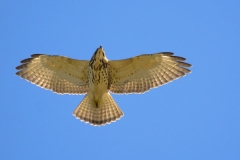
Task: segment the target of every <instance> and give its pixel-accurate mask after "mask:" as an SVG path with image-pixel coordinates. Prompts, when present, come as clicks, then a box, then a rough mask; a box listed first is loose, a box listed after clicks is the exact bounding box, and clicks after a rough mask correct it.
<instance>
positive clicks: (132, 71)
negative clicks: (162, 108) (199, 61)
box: [108, 52, 191, 94]
mask: <svg viewBox="0 0 240 160" xmlns="http://www.w3.org/2000/svg"><path fill="white" fill-rule="evenodd" d="M185 60H186V59H185V58H182V57H177V56H173V53H171V52H160V53H156V54H143V55H140V56H136V57H132V58H128V59H123V60H113V61H109V62H108V63H109V75H110V80H111V81H110V83H109V90H110V91H111V92H113V93H117V94H123V93H126V94H128V93H144V92H146V91H148V90H149V89H151V88H155V87H158V86H161V85H163V84H165V83H168V82H171V81H172V80H174V79H177V78H179V77H182V76H184V75H186V74H187V73H190V72H191V71H190V70H188V69H187V67H191V64H188V63H185V62H183V61H185Z"/></svg>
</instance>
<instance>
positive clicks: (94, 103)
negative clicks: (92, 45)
mask: <svg viewBox="0 0 240 160" xmlns="http://www.w3.org/2000/svg"><path fill="white" fill-rule="evenodd" d="M185 60H186V59H185V58H182V57H178V56H173V53H172V52H159V53H155V54H142V55H139V56H136V57H132V58H128V59H123V60H108V59H107V57H106V55H105V52H104V50H103V47H102V46H100V47H99V48H97V49H96V51H95V52H94V54H93V56H92V58H91V60H90V61H88V60H76V59H71V58H67V57H64V56H58V55H45V54H33V55H31V58H27V59H24V60H22V61H21V65H19V66H18V67H16V69H17V70H19V71H18V72H17V73H16V75H18V76H20V77H22V78H23V79H26V80H27V81H29V82H31V83H34V84H36V85H38V86H39V87H42V88H45V89H49V90H52V91H53V92H55V93H59V94H86V95H85V97H84V98H83V100H82V102H81V103H80V104H79V105H78V106H77V108H76V109H75V111H74V112H73V115H74V116H76V118H79V119H80V120H81V121H85V122H86V123H89V124H91V125H94V126H101V125H105V124H107V123H108V124H109V123H111V122H114V121H116V120H118V119H120V118H121V117H122V116H123V112H122V111H121V109H120V108H119V107H118V105H117V103H116V102H115V101H114V100H113V98H112V96H111V95H110V94H109V92H112V93H115V94H129V93H144V92H146V91H148V90H150V89H151V88H156V87H158V86H161V85H163V84H166V83H168V82H171V81H173V80H175V79H177V78H179V77H183V76H185V75H186V74H187V73H190V72H191V71H190V70H189V69H187V68H188V67H191V64H188V63H186V62H184V61H185Z"/></svg>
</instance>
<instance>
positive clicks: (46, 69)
mask: <svg viewBox="0 0 240 160" xmlns="http://www.w3.org/2000/svg"><path fill="white" fill-rule="evenodd" d="M31 57H32V58H28V59H24V60H22V61H21V63H22V64H21V65H20V66H18V67H16V69H17V70H20V71H18V72H17V73H16V74H17V75H18V76H20V77H22V78H24V79H26V80H28V81H30V82H32V83H34V84H36V85H38V86H40V87H42V88H45V89H49V90H52V91H53V92H56V93H60V94H65V93H66V94H85V93H86V92H87V91H88V89H89V87H88V64H89V61H84V60H75V59H71V58H67V57H63V56H55V55H54V56H50V55H44V54H33V55H31Z"/></svg>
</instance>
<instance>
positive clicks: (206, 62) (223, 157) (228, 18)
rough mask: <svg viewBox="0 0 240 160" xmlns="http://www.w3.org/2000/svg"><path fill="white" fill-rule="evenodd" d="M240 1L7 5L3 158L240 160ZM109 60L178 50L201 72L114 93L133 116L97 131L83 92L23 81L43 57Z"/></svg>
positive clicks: (2, 33) (0, 115) (1, 33)
mask: <svg viewBox="0 0 240 160" xmlns="http://www.w3.org/2000/svg"><path fill="white" fill-rule="evenodd" d="M239 8H240V1H237V0H235V1H234V0H230V1H221V0H220V1H213V0H208V1H205V0H203V1H190V0H184V1H131V2H129V1H118V2H116V1H91V2H90V1H89V2H86V1H76V0H75V1H71V0H70V1H46V0H43V1H11V0H9V1H8V0H2V1H1V2H0V16H1V24H0V37H1V38H0V44H1V47H0V58H1V63H0V66H1V67H0V71H1V73H2V75H1V90H0V96H1V101H0V106H1V112H0V127H1V130H0V159H4V160H13V159H25V160H27V159H30V160H32V159H36V160H38V159H39V160H42V159H60V160H61V159H113V158H114V159H164V160H192V159H194V160H203V159H204V160H229V159H231V160H239V159H240V138H239V137H240V136H239V135H240V127H239V124H240V115H239V114H240V103H239V98H240V91H239V82H240V76H239V73H240V72H239V71H240V70H239V68H240V65H239V59H240V56H239V55H240V40H239V39H240V21H239V20H240V10H239ZM99 45H102V46H103V47H104V49H105V52H106V55H107V57H108V59H110V60H111V59H124V58H129V57H132V56H136V55H139V54H144V53H156V52H160V51H171V52H174V53H175V55H177V56H182V57H186V58H187V62H189V63H191V64H192V65H193V67H192V68H191V70H192V73H191V74H189V75H187V76H186V77H184V78H181V79H178V80H176V81H174V82H171V83H169V84H167V85H164V86H162V87H159V88H157V89H152V90H151V91H150V92H147V93H145V94H141V95H113V97H114V99H115V101H116V102H117V104H118V105H119V106H120V108H121V109H122V111H123V112H124V114H125V115H124V117H123V118H122V119H121V120H119V121H117V122H115V123H112V124H110V125H106V126H104V127H93V126H90V125H88V124H85V123H83V122H80V121H79V120H77V119H75V118H74V117H73V116H72V112H73V110H74V109H75V108H76V106H77V105H78V104H79V102H80V101H81V100H82V98H83V96H82V95H79V96H76V95H75V96H70V95H58V94H55V93H53V92H51V91H48V90H44V89H42V88H39V87H37V86H35V85H33V84H31V83H29V82H27V81H25V80H23V79H21V78H19V77H17V76H15V72H16V70H15V67H16V66H17V65H19V61H20V60H22V59H25V58H28V57H29V56H30V55H31V54H33V53H45V54H57V55H63V56H67V57H71V58H76V59H86V60H88V59H90V58H91V56H92V54H93V52H94V51H95V50H96V48H97V47H99Z"/></svg>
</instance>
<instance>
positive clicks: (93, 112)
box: [73, 93, 123, 126]
mask: <svg viewBox="0 0 240 160" xmlns="http://www.w3.org/2000/svg"><path fill="white" fill-rule="evenodd" d="M73 115H74V116H76V118H79V119H80V120H82V121H85V122H86V123H90V124H91V125H95V126H101V125H105V124H106V123H111V122H114V121H116V120H118V119H120V118H121V117H122V116H123V112H122V111H121V109H120V108H119V107H118V105H117V104H116V102H115V101H114V100H113V98H112V96H111V95H110V94H109V93H104V95H103V96H102V98H101V100H100V104H99V106H97V107H96V104H94V102H93V100H91V98H90V97H89V96H88V94H86V95H85V97H84V98H83V100H82V102H81V103H80V104H79V105H78V107H77V108H76V109H75V111H74V112H73Z"/></svg>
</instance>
